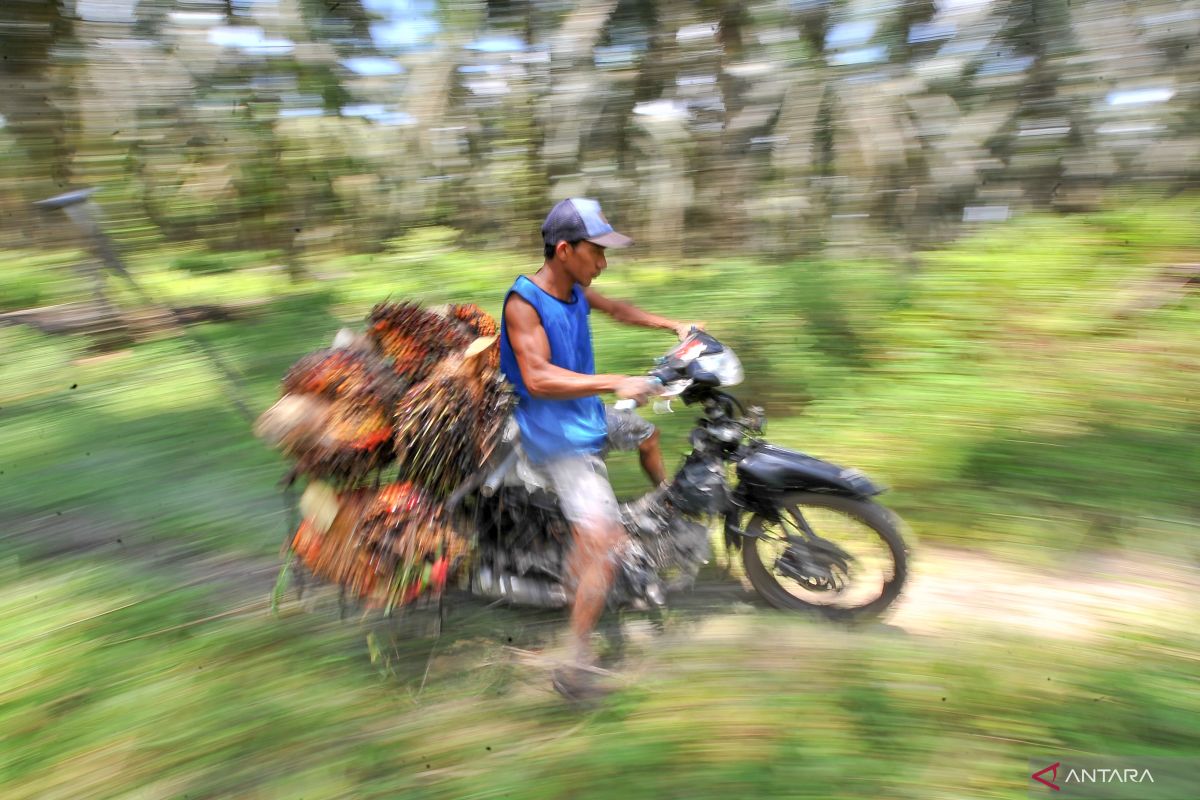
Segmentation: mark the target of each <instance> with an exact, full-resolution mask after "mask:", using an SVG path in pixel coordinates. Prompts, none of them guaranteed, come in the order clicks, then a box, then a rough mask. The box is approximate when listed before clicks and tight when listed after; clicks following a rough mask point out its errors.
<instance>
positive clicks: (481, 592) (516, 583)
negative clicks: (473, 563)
mask: <svg viewBox="0 0 1200 800" xmlns="http://www.w3.org/2000/svg"><path fill="white" fill-rule="evenodd" d="M471 593H472V594H475V595H478V596H480V597H486V598H488V599H491V600H507V601H508V602H510V603H513V604H516V605H528V606H537V607H539V608H565V607H566V606H567V605H568V604H569V603H570V602H571V598H570V597H569V596H568V595H567V590H566V589H564V588H563V586H562V584H561V583H554V582H553V581H544V580H537V579H535V578H522V577H519V576H517V575H509V574H504V573H500V574H498V573H495V572H493V571H492V570H491V568H490V567H480V568H479V570H478V571H476V572H475V574H474V575H472V576H471Z"/></svg>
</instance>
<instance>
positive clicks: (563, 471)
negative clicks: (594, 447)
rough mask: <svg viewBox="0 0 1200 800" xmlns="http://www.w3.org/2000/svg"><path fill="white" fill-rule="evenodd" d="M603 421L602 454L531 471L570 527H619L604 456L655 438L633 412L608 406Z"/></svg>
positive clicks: (572, 457)
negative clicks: (543, 480)
mask: <svg viewBox="0 0 1200 800" xmlns="http://www.w3.org/2000/svg"><path fill="white" fill-rule="evenodd" d="M604 417H605V423H606V424H607V427H608V434H607V438H606V441H605V445H604V452H603V453H573V454H571V455H567V456H562V457H560V458H556V459H551V460H550V461H547V462H545V463H542V464H537V465H536V466H535V467H534V469H536V470H537V471H538V472H540V473H541V474H542V475H544V476H545V478H546V483H548V484H549V485H550V488H551V489H553V490H554V493H555V494H556V495H558V502H559V505H560V506H561V507H562V512H563V516H564V517H566V518H567V521H568V522H570V523H572V524H576V523H580V524H588V523H596V522H599V521H608V522H614V523H617V524H618V525H619V524H620V523H621V510H620V508H619V507H618V505H617V496H616V495H615V494H614V493H613V488H612V484H611V483H609V482H608V467H607V466H605V464H604V455H605V454H606V453H608V452H610V451H612V450H636V449H637V448H638V447H639V446H640V445H641V444H642V442H644V441H646V440H647V439H649V438H650V437H651V436H653V435H654V426H653V425H652V424H650V423H649V422H647V421H646V420H644V419H642V418H641V417H640V416H638V415H637V414H635V413H634V412H632V411H616V410H615V409H613V408H612V407H611V406H609V407H607V408H605V409H604Z"/></svg>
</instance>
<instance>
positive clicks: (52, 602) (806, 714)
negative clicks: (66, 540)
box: [0, 565, 1200, 799]
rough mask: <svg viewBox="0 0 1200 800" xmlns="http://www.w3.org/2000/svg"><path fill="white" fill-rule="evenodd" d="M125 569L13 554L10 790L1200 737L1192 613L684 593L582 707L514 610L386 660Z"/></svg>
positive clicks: (665, 775) (415, 784) (319, 788)
mask: <svg viewBox="0 0 1200 800" xmlns="http://www.w3.org/2000/svg"><path fill="white" fill-rule="evenodd" d="M126 577H127V576H125V575H124V574H123V573H122V570H121V568H120V567H118V566H111V565H103V566H98V565H93V566H91V567H83V566H75V567H74V568H72V569H66V570H64V569H61V568H60V569H56V570H53V571H50V570H47V571H45V572H38V571H32V573H31V574H30V571H24V573H21V572H15V571H14V570H12V569H11V568H10V569H9V570H8V574H7V575H6V576H5V580H4V582H3V587H2V588H0V613H2V614H3V617H4V619H5V620H6V623H5V626H4V629H3V645H4V646H3V647H2V648H0V679H2V680H3V681H4V685H5V686H6V687H7V690H6V695H5V703H4V705H3V706H2V707H0V726H2V728H3V730H4V731H5V747H4V749H3V755H2V756H0V781H2V782H3V784H4V785H5V787H6V791H5V796H6V797H11V798H39V799H40V798H47V797H60V796H61V797H96V798H101V797H116V796H130V795H133V796H143V797H185V796H186V797H255V798H268V797H270V798H299V797H306V798H324V797H356V798H375V797H378V798H385V797H414V798H464V797H505V796H510V797H527V798H568V797H569V798H578V797H585V798H591V797H596V798H601V797H618V796H620V797H631V798H641V797H645V798H661V797H699V798H710V797H711V798H720V797H728V796H730V795H733V796H739V797H744V796H762V797H785V796H786V797H813V798H875V797H897V798H914V799H915V798H922V799H924V798H953V797H962V796H964V794H966V795H969V796H972V797H1013V798H1016V797H1023V796H1025V795H1024V793H1025V791H1026V784H1027V781H1028V777H1027V770H1026V764H1027V761H1028V759H1029V758H1030V757H1031V756H1032V755H1035V754H1038V753H1060V754H1070V753H1071V752H1074V751H1085V752H1100V753H1124V754H1141V755H1159V756H1162V755H1174V756H1190V755H1192V754H1194V752H1195V749H1196V747H1197V746H1200V736H1198V734H1197V731H1196V728H1195V725H1194V720H1195V715H1196V714H1197V713H1200V701H1198V700H1197V697H1196V694H1195V692H1192V691H1191V688H1190V687H1191V686H1192V683H1193V675H1192V672H1193V671H1192V669H1191V666H1192V664H1190V663H1189V662H1188V661H1187V660H1186V659H1181V658H1180V657H1179V656H1178V655H1177V654H1178V653H1179V652H1180V650H1187V649H1192V650H1194V647H1195V645H1196V644H1197V642H1196V640H1195V634H1194V628H1193V629H1192V632H1191V633H1184V632H1183V631H1182V630H1170V634H1171V638H1169V639H1168V638H1165V637H1160V636H1148V635H1145V634H1138V633H1135V632H1133V629H1125V630H1123V631H1122V630H1121V629H1115V630H1116V633H1115V634H1111V635H1108V636H1107V637H1106V638H1105V640H1104V647H1103V649H1099V650H1098V649H1095V648H1086V647H1082V648H1081V647H1075V646H1070V645H1067V644H1056V643H1055V642H1054V640H1053V639H1050V638H1047V639H1038V640H1029V639H1021V638H1017V637H1013V636H1011V635H1007V634H1005V633H1003V632H996V631H993V632H990V633H989V632H987V631H986V630H984V629H981V630H978V631H976V636H974V637H970V638H967V637H963V636H961V635H960V636H959V637H954V638H948V639H928V638H922V637H906V636H903V635H898V634H896V633H894V632H889V631H879V632H873V631H870V630H863V631H853V632H847V631H839V630H836V629H832V628H829V627H827V626H822V625H817V624H815V623H812V622H807V621H804V620H801V619H797V618H794V617H789V616H776V615H773V614H753V615H745V614H743V615H738V616H728V615H722V616H717V617H713V618H707V619H706V618H681V619H677V620H675V621H672V622H670V623H669V624H668V627H667V629H666V631H665V633H663V634H659V635H657V636H655V637H653V638H651V639H650V640H646V641H639V642H636V643H635V644H634V645H632V655H633V658H632V660H631V662H630V665H629V666H627V668H626V675H625V680H626V685H625V688H623V689H621V690H619V691H618V693H617V694H616V695H615V696H614V697H613V698H611V699H610V700H609V701H608V702H607V703H606V704H605V705H604V706H603V707H602V708H601V709H600V710H599V711H597V712H593V713H590V714H586V715H579V714H577V713H573V712H570V711H569V710H567V709H565V708H564V707H563V706H562V705H561V703H559V702H558V701H557V700H556V699H555V697H554V696H553V695H552V694H551V693H550V692H549V691H548V687H547V686H546V678H545V674H544V672H542V671H541V670H540V669H535V668H532V667H529V666H525V665H522V664H520V663H519V662H518V661H517V659H516V657H515V656H514V651H512V650H509V649H506V648H507V647H508V645H507V644H506V640H507V641H515V643H516V644H517V645H519V646H521V647H524V648H527V647H531V646H532V647H536V646H538V645H539V644H540V641H539V639H538V637H537V636H536V635H531V634H530V633H529V632H528V631H525V632H522V630H521V629H520V627H513V622H512V620H513V619H515V618H519V616H520V615H516V614H514V615H511V616H510V617H507V618H506V617H504V616H503V615H501V616H500V617H498V618H497V617H492V616H486V612H484V614H485V616H483V617H482V618H481V617H480V613H481V612H480V611H479V610H478V607H475V608H474V610H472V609H462V608H459V609H456V610H455V611H454V613H452V614H451V616H450V618H449V620H448V623H447V626H446V629H445V633H444V634H443V636H442V638H440V639H438V640H436V641H435V640H434V639H432V638H429V637H427V638H423V639H422V638H416V639H414V638H412V637H411V636H401V635H400V634H399V633H398V632H396V631H389V629H387V628H386V627H385V628H377V629H376V636H377V637H383V641H389V642H390V644H389V645H388V646H389V647H390V648H391V649H392V655H393V657H394V659H393V661H392V662H391V669H390V671H389V672H388V673H387V674H386V675H381V674H380V673H379V671H378V670H377V669H376V667H375V666H373V665H372V663H371V661H370V659H369V658H368V656H367V652H366V651H367V648H366V647H365V646H364V644H363V640H362V630H361V629H360V628H359V627H358V626H355V625H353V624H350V623H338V622H336V621H335V620H332V619H331V618H330V617H329V614H328V613H317V614H300V613H297V610H296V609H295V608H294V607H292V606H291V605H285V606H284V615H283V616H282V617H280V618H274V617H271V616H269V615H268V614H267V613H266V612H265V610H263V604H262V603H261V602H260V603H259V604H258V605H257V607H255V608H252V609H250V610H249V611H248V613H246V614H244V615H242V616H235V617H229V618H223V619H216V620H212V621H209V622H206V623H203V624H189V622H191V621H194V620H199V619H204V618H206V617H208V616H211V615H212V614H214V613H216V612H218V611H219V610H221V608H222V607H221V605H220V602H219V598H214V597H211V596H205V595H204V594H203V593H201V592H197V591H195V590H193V591H191V592H187V591H184V592H175V593H171V592H170V591H169V587H168V586H164V585H162V584H161V582H160V581H157V580H156V579H155V578H154V577H153V576H144V575H143V576H138V579H137V583H136V584H129V583H128V582H126V580H124V579H125V578H126ZM162 592H166V594H161V593H162ZM531 616H536V615H531ZM1194 621H1195V620H1192V622H1193V623H1194ZM1180 622H1186V620H1181V621H1180ZM514 634H515V636H516V638H515V640H514V638H513V635H514ZM389 636H391V637H393V638H391V639H389V638H388V637H389Z"/></svg>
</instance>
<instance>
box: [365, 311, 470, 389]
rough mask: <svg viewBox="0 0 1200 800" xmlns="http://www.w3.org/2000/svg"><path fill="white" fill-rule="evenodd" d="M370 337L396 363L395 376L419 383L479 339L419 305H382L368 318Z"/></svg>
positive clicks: (368, 333)
mask: <svg viewBox="0 0 1200 800" xmlns="http://www.w3.org/2000/svg"><path fill="white" fill-rule="evenodd" d="M367 335H368V336H370V337H371V338H372V339H373V340H374V341H375V342H377V343H378V344H379V347H380V349H381V350H383V353H384V354H385V355H386V356H387V357H388V358H390V359H392V361H393V362H394V365H393V366H394V369H395V371H396V374H398V375H400V376H402V377H404V378H405V379H407V380H409V381H412V382H414V383H415V382H417V381H421V380H424V379H425V377H426V376H427V375H428V374H429V372H430V371H431V370H432V369H433V368H434V367H435V366H436V365H437V363H438V362H439V361H441V360H442V359H443V358H445V357H446V356H448V355H450V354H451V353H453V352H454V351H456V350H461V349H463V348H464V347H466V346H467V345H469V344H470V343H471V340H472V339H474V338H476V337H474V336H471V335H469V334H468V333H467V332H465V331H464V330H463V329H462V328H461V327H460V326H458V325H456V324H455V323H454V322H453V321H451V320H449V319H447V318H446V317H444V316H441V315H439V314H435V313H433V312H432V311H426V310H425V309H423V308H421V307H420V306H419V305H417V304H416V303H380V304H379V305H377V306H375V307H374V308H373V309H371V314H370V316H368V317H367Z"/></svg>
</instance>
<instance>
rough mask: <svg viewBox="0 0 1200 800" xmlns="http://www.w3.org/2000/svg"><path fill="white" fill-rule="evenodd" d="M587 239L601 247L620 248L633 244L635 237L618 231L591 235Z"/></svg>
mask: <svg viewBox="0 0 1200 800" xmlns="http://www.w3.org/2000/svg"><path fill="white" fill-rule="evenodd" d="M587 240H588V241H589V242H591V243H592V244H598V245H600V246H601V247H616V248H620V247H629V245H631V244H633V239H630V238H629V237H628V236H626V235H625V234H623V233H617V232H616V231H611V232H609V233H605V234H601V235H600V236H589V237H588V239H587Z"/></svg>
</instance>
